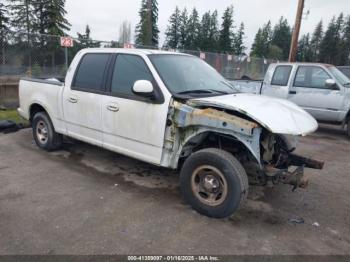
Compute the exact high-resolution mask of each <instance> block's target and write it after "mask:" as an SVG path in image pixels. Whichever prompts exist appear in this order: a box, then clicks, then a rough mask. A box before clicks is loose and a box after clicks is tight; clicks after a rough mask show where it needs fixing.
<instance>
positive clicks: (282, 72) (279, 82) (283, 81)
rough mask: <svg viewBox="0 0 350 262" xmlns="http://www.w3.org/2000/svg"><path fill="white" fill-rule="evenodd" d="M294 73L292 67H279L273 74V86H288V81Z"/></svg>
mask: <svg viewBox="0 0 350 262" xmlns="http://www.w3.org/2000/svg"><path fill="white" fill-rule="evenodd" d="M291 71H292V67H291V66H277V67H276V69H275V73H274V74H273V77H272V81H271V85H276V86H286V85H288V80H289V76H290V72H291Z"/></svg>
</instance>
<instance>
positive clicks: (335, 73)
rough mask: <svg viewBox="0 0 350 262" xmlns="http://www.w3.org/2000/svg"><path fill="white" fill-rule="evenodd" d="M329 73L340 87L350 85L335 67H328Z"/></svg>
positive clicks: (349, 81)
mask: <svg viewBox="0 0 350 262" xmlns="http://www.w3.org/2000/svg"><path fill="white" fill-rule="evenodd" d="M328 69H329V71H331V73H332V74H333V76H334V77H335V79H336V80H337V81H338V82H339V83H340V84H341V85H343V86H344V85H350V79H349V78H348V77H347V76H346V75H344V74H343V73H342V72H341V71H340V70H339V69H338V68H336V67H335V66H332V67H329V68H328Z"/></svg>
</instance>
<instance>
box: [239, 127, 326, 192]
mask: <svg viewBox="0 0 350 262" xmlns="http://www.w3.org/2000/svg"><path fill="white" fill-rule="evenodd" d="M261 147H262V149H261V151H262V153H261V164H256V163H254V162H246V163H244V167H245V169H246V172H247V174H248V175H249V177H250V183H252V184H255V185H261V186H273V185H276V184H279V183H283V184H289V185H292V186H293V191H294V190H295V189H297V188H298V187H301V188H305V187H307V186H308V182H309V180H308V178H307V177H306V176H305V175H304V169H305V168H312V169H322V168H323V165H324V163H323V162H321V161H318V160H315V159H312V158H307V157H303V156H300V155H297V154H294V153H293V152H294V150H295V147H293V146H292V145H291V144H290V141H289V140H288V138H287V137H286V136H284V135H276V134H271V133H266V132H265V133H263V134H262V139H261Z"/></svg>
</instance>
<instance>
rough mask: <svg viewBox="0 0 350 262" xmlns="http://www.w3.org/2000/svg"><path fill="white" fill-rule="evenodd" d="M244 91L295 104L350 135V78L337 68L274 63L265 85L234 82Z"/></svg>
mask: <svg viewBox="0 0 350 262" xmlns="http://www.w3.org/2000/svg"><path fill="white" fill-rule="evenodd" d="M233 84H234V85H235V86H236V88H237V89H239V90H240V91H241V92H245V93H255V94H262V95H266V96H272V97H278V98H283V99H287V100H289V101H292V102H294V103H296V104H297V105H299V106H300V107H302V108H303V109H305V110H306V111H307V112H309V113H310V114H311V115H312V116H313V117H315V118H316V119H317V120H318V121H319V122H324V123H331V124H337V125H342V127H343V128H345V127H347V133H348V135H349V136H350V79H349V78H348V77H347V76H346V75H344V74H343V73H342V72H341V71H340V70H339V69H337V68H336V67H335V66H332V65H327V64H313V63H278V64H271V65H270V66H269V68H268V70H267V72H266V75H265V78H264V81H263V82H258V81H255V82H254V81H233Z"/></svg>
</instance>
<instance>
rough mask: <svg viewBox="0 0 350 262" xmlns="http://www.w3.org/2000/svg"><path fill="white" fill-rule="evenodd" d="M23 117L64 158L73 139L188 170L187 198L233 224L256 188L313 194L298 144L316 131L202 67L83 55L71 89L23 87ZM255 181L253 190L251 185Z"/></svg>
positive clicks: (304, 119)
mask: <svg viewBox="0 0 350 262" xmlns="http://www.w3.org/2000/svg"><path fill="white" fill-rule="evenodd" d="M19 97H20V107H19V109H18V112H19V113H20V115H21V116H23V117H24V118H25V119H28V120H30V122H31V123H32V127H33V136H34V140H35V142H36V144H37V145H38V146H39V147H40V148H42V149H44V150H47V151H52V150H55V149H58V148H59V147H60V146H61V144H62V137H63V136H69V137H73V138H75V139H78V140H81V141H85V142H87V143H90V144H93V145H97V146H100V147H103V148H106V149H108V150H111V151H114V152H117V153H120V154H124V155H126V156H130V157H133V158H135V159H139V160H142V161H145V162H148V163H151V164H153V165H157V166H162V167H166V168H171V169H179V170H181V174H180V188H181V192H182V194H183V196H184V198H185V199H186V200H187V201H188V203H189V204H191V206H192V207H193V208H194V209H195V210H197V211H198V212H200V213H202V214H205V215H207V216H210V217H217V218H220V217H227V216H229V215H231V214H232V213H233V212H234V211H236V210H237V209H238V208H239V207H240V206H241V205H242V203H243V202H244V200H245V199H246V197H247V195H248V182H251V183H254V184H258V185H262V186H266V185H271V186H272V185H274V184H278V183H286V184H291V185H293V187H294V188H297V187H304V186H306V182H307V181H306V179H304V177H303V175H304V167H306V168H316V169H322V167H323V162H320V161H317V160H313V159H309V158H305V157H302V156H299V155H296V154H294V153H293V150H294V148H295V146H294V144H295V143H294V140H295V139H294V138H295V137H297V136H301V135H307V134H309V133H311V132H314V131H315V130H316V129H317V122H316V121H315V120H314V118H313V117H312V116H310V115H309V114H308V113H307V112H305V111H304V110H303V109H301V108H299V107H298V106H296V105H295V104H294V103H291V102H288V101H285V100H281V99H275V98H268V97H264V96H259V95H253V94H241V93H238V92H237V90H235V89H234V88H233V87H232V86H231V85H230V84H229V83H228V82H227V81H225V79H224V78H223V77H222V76H221V75H220V74H218V73H217V72H216V71H215V70H214V69H213V68H212V67H210V66H209V65H208V64H206V63H205V62H204V61H202V60H201V59H199V58H196V57H193V56H190V55H186V54H180V53H172V52H162V51H152V50H136V49H84V50H82V51H80V52H79V53H78V54H77V55H76V57H75V58H74V60H73V61H72V63H71V65H70V67H69V69H68V72H67V75H66V78H65V82H64V83H63V82H59V81H58V80H41V79H31V78H24V79H22V80H21V81H20V87H19ZM248 177H249V181H248Z"/></svg>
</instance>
